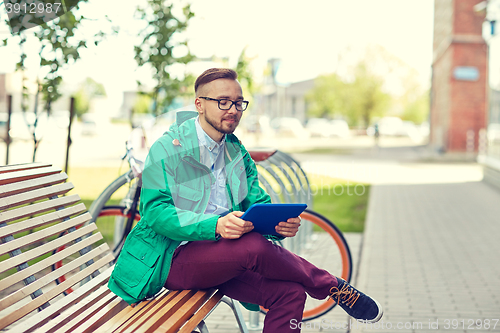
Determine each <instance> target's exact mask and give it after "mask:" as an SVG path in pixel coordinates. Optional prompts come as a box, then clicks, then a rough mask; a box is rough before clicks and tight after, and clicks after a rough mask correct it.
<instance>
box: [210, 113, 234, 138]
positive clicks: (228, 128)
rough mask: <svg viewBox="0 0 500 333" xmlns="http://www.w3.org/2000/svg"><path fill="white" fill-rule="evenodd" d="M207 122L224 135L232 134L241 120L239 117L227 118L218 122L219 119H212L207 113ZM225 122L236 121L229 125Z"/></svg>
mask: <svg viewBox="0 0 500 333" xmlns="http://www.w3.org/2000/svg"><path fill="white" fill-rule="evenodd" d="M205 120H206V122H207V123H208V124H209V125H210V126H212V127H213V128H215V129H216V130H217V131H218V132H219V133H222V134H232V133H233V132H234V130H235V129H236V127H238V124H239V123H240V119H239V117H238V116H237V115H234V116H226V117H224V118H222V119H221V120H220V121H218V120H217V119H214V118H211V117H210V116H209V115H208V114H207V113H205ZM224 120H234V122H233V123H228V122H224Z"/></svg>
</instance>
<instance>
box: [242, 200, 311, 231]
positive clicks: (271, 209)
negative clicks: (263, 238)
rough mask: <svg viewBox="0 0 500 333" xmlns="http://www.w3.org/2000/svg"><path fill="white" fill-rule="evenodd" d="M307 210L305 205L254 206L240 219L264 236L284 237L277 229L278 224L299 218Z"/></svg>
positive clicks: (269, 204)
mask: <svg viewBox="0 0 500 333" xmlns="http://www.w3.org/2000/svg"><path fill="white" fill-rule="evenodd" d="M306 208H307V205H306V204H303V203H300V204H295V203H285V204H271V203H268V204H254V205H252V206H251V207H250V208H249V209H248V210H247V211H246V212H245V213H244V214H243V215H242V216H241V217H240V219H242V220H245V221H250V222H252V223H253V225H254V229H253V231H256V232H258V233H260V234H262V235H274V236H282V235H280V234H278V233H277V232H276V229H275V227H276V226H277V225H278V223H280V222H283V221H286V220H288V219H289V218H291V217H297V216H299V215H300V214H301V213H302V212H303V211H304V210H305V209H306Z"/></svg>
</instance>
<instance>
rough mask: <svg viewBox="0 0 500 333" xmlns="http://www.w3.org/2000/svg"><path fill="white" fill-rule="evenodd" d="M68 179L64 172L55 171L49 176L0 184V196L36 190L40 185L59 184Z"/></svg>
mask: <svg viewBox="0 0 500 333" xmlns="http://www.w3.org/2000/svg"><path fill="white" fill-rule="evenodd" d="M67 179H68V176H67V175H66V174H65V173H56V174H53V175H50V176H46V177H41V178H36V179H30V180H25V181H22V182H18V183H13V184H7V185H1V186H0V198H3V197H6V196H9V195H14V194H18V193H23V192H27V191H31V190H36V189H38V188H41V187H46V186H50V185H54V184H59V183H62V182H64V181H66V180H67Z"/></svg>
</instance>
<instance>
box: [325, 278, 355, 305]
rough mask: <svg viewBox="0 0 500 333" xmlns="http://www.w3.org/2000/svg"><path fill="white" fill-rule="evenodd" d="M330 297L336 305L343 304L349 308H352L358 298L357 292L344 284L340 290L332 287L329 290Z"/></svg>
mask: <svg viewBox="0 0 500 333" xmlns="http://www.w3.org/2000/svg"><path fill="white" fill-rule="evenodd" d="M330 297H331V298H332V299H334V300H335V298H336V299H337V303H339V304H340V303H343V304H345V305H347V306H348V307H349V308H352V306H353V305H354V303H356V301H357V300H358V298H359V293H358V292H357V290H355V289H354V288H352V287H351V286H349V285H348V284H347V283H345V284H344V285H343V286H342V288H341V289H339V288H337V287H332V288H331V289H330Z"/></svg>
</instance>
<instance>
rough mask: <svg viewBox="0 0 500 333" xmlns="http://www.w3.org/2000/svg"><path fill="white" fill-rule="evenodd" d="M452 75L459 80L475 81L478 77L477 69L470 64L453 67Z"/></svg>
mask: <svg viewBox="0 0 500 333" xmlns="http://www.w3.org/2000/svg"><path fill="white" fill-rule="evenodd" d="M453 77H454V78H455V79H456V80H460V81H477V80H478V79H479V69H477V67H471V66H459V67H455V69H454V70H453Z"/></svg>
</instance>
